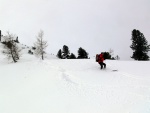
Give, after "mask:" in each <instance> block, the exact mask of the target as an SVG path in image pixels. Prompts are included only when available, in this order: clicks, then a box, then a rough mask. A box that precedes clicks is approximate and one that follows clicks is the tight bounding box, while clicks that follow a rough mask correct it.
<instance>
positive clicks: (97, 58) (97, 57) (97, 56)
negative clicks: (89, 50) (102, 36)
mask: <svg viewBox="0 0 150 113" xmlns="http://www.w3.org/2000/svg"><path fill="white" fill-rule="evenodd" d="M99 56H100V54H96V57H95V58H96V59H95V60H96V62H98V60H99Z"/></svg>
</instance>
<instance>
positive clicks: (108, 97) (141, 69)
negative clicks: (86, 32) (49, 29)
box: [0, 54, 150, 113]
mask: <svg viewBox="0 0 150 113" xmlns="http://www.w3.org/2000/svg"><path fill="white" fill-rule="evenodd" d="M0 60H1V61H0V62H3V63H0V113H150V75H149V73H150V70H149V66H150V62H136V61H109V60H107V61H106V64H107V69H106V70H100V67H99V65H98V64H97V63H96V62H95V60H94V59H84V60H81V59H80V60H77V59H76V60H71V59H70V60H69V59H68V60H67V59H65V60H60V59H57V58H55V57H54V56H52V57H51V56H50V55H49V56H48V57H47V59H46V60H44V61H41V60H39V59H37V58H36V57H34V56H32V57H31V56H30V55H27V54H24V55H22V57H21V60H20V61H19V62H18V63H16V64H13V63H9V64H8V63H4V61H2V58H1V59H0ZM112 69H118V71H116V72H112V71H111V70H112Z"/></svg>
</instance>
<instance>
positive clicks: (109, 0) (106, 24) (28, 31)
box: [0, 0, 150, 60]
mask: <svg viewBox="0 0 150 113" xmlns="http://www.w3.org/2000/svg"><path fill="white" fill-rule="evenodd" d="M149 12H150V0H0V15H1V16H0V29H1V30H2V34H6V31H10V32H11V33H14V34H16V35H18V36H19V40H20V42H21V43H24V44H27V45H29V46H31V45H33V43H34V42H35V40H36V38H35V37H36V35H37V33H38V32H39V31H40V29H42V30H43V31H44V34H45V35H44V38H45V40H48V43H49V46H48V49H47V51H48V53H54V54H57V52H58V50H59V49H61V48H62V47H63V45H67V46H68V47H69V49H70V52H71V53H74V54H76V55H77V50H78V48H79V47H82V48H84V49H85V50H86V51H87V52H89V55H90V57H92V56H95V54H96V53H100V52H101V51H109V49H110V48H111V49H113V50H114V55H119V56H120V57H121V59H125V60H126V59H130V56H131V55H132V50H131V49H130V48H129V46H130V45H131V40H130V39H131V31H132V30H133V29H138V30H140V31H141V32H142V33H143V34H144V36H145V37H146V39H147V40H148V42H149V43H150V31H149V30H150V15H149Z"/></svg>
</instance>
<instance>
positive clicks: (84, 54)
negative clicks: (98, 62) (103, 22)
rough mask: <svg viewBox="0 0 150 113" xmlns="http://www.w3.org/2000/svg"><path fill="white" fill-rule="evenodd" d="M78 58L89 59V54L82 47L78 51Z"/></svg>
mask: <svg viewBox="0 0 150 113" xmlns="http://www.w3.org/2000/svg"><path fill="white" fill-rule="evenodd" d="M78 58H79V59H80V58H81V59H82V58H88V53H87V52H86V51H85V50H84V49H83V48H81V47H80V48H79V49H78Z"/></svg>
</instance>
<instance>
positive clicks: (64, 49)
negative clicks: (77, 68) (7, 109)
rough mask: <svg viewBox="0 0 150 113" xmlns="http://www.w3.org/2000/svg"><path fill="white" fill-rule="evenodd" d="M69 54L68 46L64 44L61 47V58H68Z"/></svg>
mask: <svg viewBox="0 0 150 113" xmlns="http://www.w3.org/2000/svg"><path fill="white" fill-rule="evenodd" d="M69 54H70V51H69V47H68V46H66V45H64V46H63V49H62V58H63V59H66V58H69Z"/></svg>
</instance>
